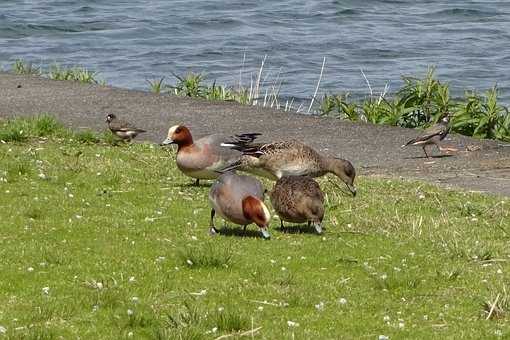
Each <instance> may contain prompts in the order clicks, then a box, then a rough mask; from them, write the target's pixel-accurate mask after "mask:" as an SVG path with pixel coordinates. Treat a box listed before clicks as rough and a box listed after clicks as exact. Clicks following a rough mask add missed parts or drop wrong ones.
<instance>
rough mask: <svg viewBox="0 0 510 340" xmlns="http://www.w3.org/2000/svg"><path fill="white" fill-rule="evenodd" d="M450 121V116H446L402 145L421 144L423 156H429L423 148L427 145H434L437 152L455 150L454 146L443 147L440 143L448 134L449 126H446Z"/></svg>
mask: <svg viewBox="0 0 510 340" xmlns="http://www.w3.org/2000/svg"><path fill="white" fill-rule="evenodd" d="M449 122H450V118H449V117H448V116H446V117H444V118H443V119H441V121H440V122H439V123H437V124H435V125H432V126H431V127H429V128H428V129H426V130H425V131H424V132H423V134H422V135H421V136H419V137H416V138H414V139H411V140H410V141H409V142H407V143H405V144H404V145H402V147H406V146H408V145H421V147H422V149H423V152H424V153H425V156H426V157H427V158H429V157H430V156H429V155H428V153H427V150H426V149H425V148H426V147H427V146H428V145H432V144H433V145H435V146H436V147H437V149H438V150H439V152H443V151H457V149H454V148H443V147H441V145H440V143H439V142H440V141H442V140H443V139H444V138H445V137H446V135H448V132H450V127H449V126H448V123H449Z"/></svg>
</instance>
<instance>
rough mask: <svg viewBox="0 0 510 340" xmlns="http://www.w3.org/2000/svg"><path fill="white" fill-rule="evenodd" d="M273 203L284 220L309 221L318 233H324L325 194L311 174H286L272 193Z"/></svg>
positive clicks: (277, 182) (281, 220)
mask: <svg viewBox="0 0 510 340" xmlns="http://www.w3.org/2000/svg"><path fill="white" fill-rule="evenodd" d="M270 198H271V204H272V205H273V208H274V209H275V211H276V213H277V214H278V216H279V217H280V223H281V227H282V229H283V228H284V225H283V221H286V222H292V223H304V222H308V226H310V224H311V225H313V227H314V228H315V230H316V231H317V233H318V234H321V233H322V219H323V218H324V194H323V193H322V190H321V188H320V186H319V183H317V182H316V181H315V180H314V179H313V178H311V177H309V176H285V177H282V178H280V179H278V180H277V181H276V183H275V185H274V187H273V190H272V191H271V193H270Z"/></svg>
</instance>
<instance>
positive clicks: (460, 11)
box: [427, 8, 500, 18]
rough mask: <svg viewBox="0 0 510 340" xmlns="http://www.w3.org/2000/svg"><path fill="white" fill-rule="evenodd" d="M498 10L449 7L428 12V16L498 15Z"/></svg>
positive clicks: (469, 16) (470, 16)
mask: <svg viewBox="0 0 510 340" xmlns="http://www.w3.org/2000/svg"><path fill="white" fill-rule="evenodd" d="M499 14H500V13H498V12H489V11H482V10H478V9H471V8H449V9H443V10H440V11H435V12H431V13H427V16H454V17H468V18H472V17H492V16H497V15H499Z"/></svg>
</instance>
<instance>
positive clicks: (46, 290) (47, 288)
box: [42, 287, 50, 295]
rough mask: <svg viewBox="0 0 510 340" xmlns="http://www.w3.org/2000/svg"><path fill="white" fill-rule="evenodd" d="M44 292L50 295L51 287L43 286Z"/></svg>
mask: <svg viewBox="0 0 510 340" xmlns="http://www.w3.org/2000/svg"><path fill="white" fill-rule="evenodd" d="M42 292H43V293H44V294H46V295H48V294H49V293H50V287H43V288H42Z"/></svg>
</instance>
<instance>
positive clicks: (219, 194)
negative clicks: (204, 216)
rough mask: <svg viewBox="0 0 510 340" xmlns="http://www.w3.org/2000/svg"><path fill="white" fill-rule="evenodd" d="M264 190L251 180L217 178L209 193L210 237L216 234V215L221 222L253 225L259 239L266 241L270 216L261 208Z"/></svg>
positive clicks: (232, 176) (231, 176)
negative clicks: (257, 228) (255, 226)
mask: <svg viewBox="0 0 510 340" xmlns="http://www.w3.org/2000/svg"><path fill="white" fill-rule="evenodd" d="M264 192H265V190H264V186H263V185H262V183H260V181H259V180H258V179H256V178H254V177H251V176H245V175H238V174H235V173H233V172H228V173H225V174H223V175H221V176H220V177H219V178H218V179H217V180H216V182H215V183H214V184H213V186H212V187H211V190H210V191H209V203H210V205H211V208H212V209H211V225H210V233H211V235H215V234H217V233H218V230H217V229H216V228H215V226H214V216H215V214H216V213H218V214H219V215H220V216H221V217H223V218H224V219H225V220H227V221H230V222H232V223H235V224H238V225H242V226H244V229H245V230H246V226H247V225H248V224H252V223H255V224H256V225H257V226H258V227H259V229H260V232H261V233H262V237H264V238H265V239H269V238H270V235H269V231H268V227H269V222H270V219H271V215H270V213H269V210H268V209H267V207H266V205H265V204H264Z"/></svg>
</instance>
